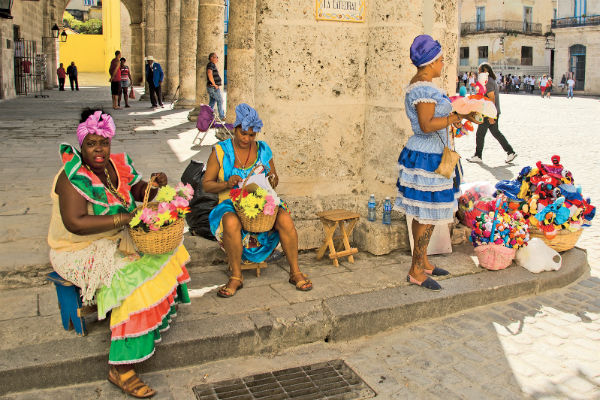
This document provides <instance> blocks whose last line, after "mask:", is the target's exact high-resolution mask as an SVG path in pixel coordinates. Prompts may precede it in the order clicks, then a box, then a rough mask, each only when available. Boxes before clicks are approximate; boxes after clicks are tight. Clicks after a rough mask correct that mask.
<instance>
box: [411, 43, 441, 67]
mask: <svg viewBox="0 0 600 400" xmlns="http://www.w3.org/2000/svg"><path fill="white" fill-rule="evenodd" d="M441 54H442V45H441V44H440V42H438V41H437V40H433V38H432V37H431V36H429V35H419V36H417V37H416V38H415V40H413V43H412V45H411V46H410V60H411V61H412V63H413V64H415V66H417V67H422V66H424V65H427V64H430V63H432V62H434V61H435V60H437V59H438V57H439V56H440V55H441Z"/></svg>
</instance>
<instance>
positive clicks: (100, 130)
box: [77, 111, 116, 146]
mask: <svg viewBox="0 0 600 400" xmlns="http://www.w3.org/2000/svg"><path fill="white" fill-rule="evenodd" d="M100 117H102V121H100ZM115 131H116V127H115V122H114V121H113V119H112V117H111V116H110V115H108V114H102V111H96V112H94V113H93V114H92V115H90V116H89V117H88V119H87V120H86V121H85V122H82V123H80V124H79V126H77V140H79V146H81V144H82V143H83V139H85V137H86V136H87V135H89V134H94V135H99V136H102V137H105V138H108V139H109V140H110V139H112V137H113V136H115Z"/></svg>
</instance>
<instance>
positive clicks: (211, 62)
mask: <svg viewBox="0 0 600 400" xmlns="http://www.w3.org/2000/svg"><path fill="white" fill-rule="evenodd" d="M218 60H219V56H217V54H216V53H210V54H209V55H208V64H206V91H207V92H208V97H209V101H208V105H209V106H210V108H212V109H214V106H215V103H217V109H218V110H219V118H221V119H222V120H223V119H225V111H223V96H221V90H220V86H221V84H222V81H221V76H220V75H219V70H218V69H217V65H216V63H217V61H218Z"/></svg>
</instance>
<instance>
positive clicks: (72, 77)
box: [67, 61, 79, 90]
mask: <svg viewBox="0 0 600 400" xmlns="http://www.w3.org/2000/svg"><path fill="white" fill-rule="evenodd" d="M67 75H69V83H70V84H71V90H75V88H76V89H77V90H79V82H78V80H77V67H76V66H75V61H71V65H69V66H68V67H67Z"/></svg>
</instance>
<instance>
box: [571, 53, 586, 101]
mask: <svg viewBox="0 0 600 400" xmlns="http://www.w3.org/2000/svg"><path fill="white" fill-rule="evenodd" d="M585 52H586V50H585V46H584V45H581V44H575V45H573V46H571V47H569V72H570V73H571V74H572V75H573V77H574V78H575V90H584V88H585Z"/></svg>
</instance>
